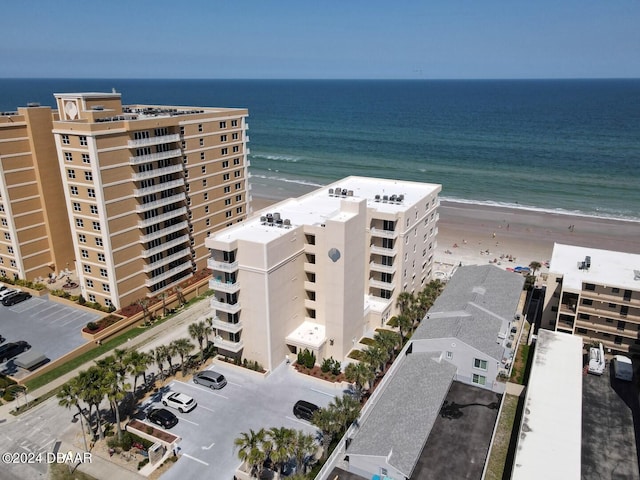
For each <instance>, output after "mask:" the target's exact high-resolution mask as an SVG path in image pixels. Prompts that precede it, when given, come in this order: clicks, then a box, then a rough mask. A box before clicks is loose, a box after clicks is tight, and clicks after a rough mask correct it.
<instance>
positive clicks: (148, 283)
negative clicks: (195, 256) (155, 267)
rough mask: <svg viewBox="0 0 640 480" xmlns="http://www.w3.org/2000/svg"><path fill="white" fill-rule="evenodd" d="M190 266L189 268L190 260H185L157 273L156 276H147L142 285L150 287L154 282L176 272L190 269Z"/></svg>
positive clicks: (169, 276)
mask: <svg viewBox="0 0 640 480" xmlns="http://www.w3.org/2000/svg"><path fill="white" fill-rule="evenodd" d="M190 268H191V262H185V263H183V264H182V265H178V266H177V267H175V268H172V269H171V270H167V271H166V272H164V273H162V274H160V275H157V276H155V277H153V278H147V279H146V280H145V281H144V285H145V287H152V286H153V285H155V284H156V283H158V282H161V281H162V280H166V279H167V278H171V277H172V276H174V275H175V274H176V273H180V272H183V271H184V270H187V269H190ZM183 280H184V279H183Z"/></svg>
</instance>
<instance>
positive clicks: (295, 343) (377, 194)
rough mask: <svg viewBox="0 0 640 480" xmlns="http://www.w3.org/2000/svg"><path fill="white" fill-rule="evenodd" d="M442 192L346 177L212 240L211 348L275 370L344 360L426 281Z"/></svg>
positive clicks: (433, 187)
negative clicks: (300, 356) (304, 361)
mask: <svg viewBox="0 0 640 480" xmlns="http://www.w3.org/2000/svg"><path fill="white" fill-rule="evenodd" d="M440 190H441V185H436V184H426V183H416V182H406V181H397V180H384V179H377V178H363V177H348V178H345V179H343V180H340V181H338V182H336V183H334V184H332V185H328V186H326V187H323V188H320V189H318V190H315V191H313V192H311V193H309V194H307V195H304V196H302V197H299V198H295V199H289V200H285V201H283V202H280V203H278V204H276V205H274V206H272V207H270V208H269V209H268V211H267V210H263V211H261V212H258V213H256V215H255V216H254V217H252V218H250V219H248V220H247V221H245V222H242V223H240V224H237V225H234V226H231V227H228V228H226V229H224V230H222V231H220V232H218V233H215V234H213V235H211V236H210V237H209V238H207V239H206V241H205V245H206V246H207V247H208V248H209V249H210V250H211V257H210V259H209V262H208V266H209V268H210V269H211V270H213V279H212V280H211V285H210V286H211V288H212V289H213V290H214V291H215V295H214V297H213V298H212V300H211V310H212V311H211V316H212V317H213V328H214V329H215V338H214V344H215V345H216V347H217V348H218V349H219V351H220V352H221V353H223V354H227V355H229V356H241V357H243V358H247V359H250V360H256V361H258V362H259V363H261V364H262V365H263V366H264V367H265V368H267V369H272V368H273V367H274V366H276V365H277V364H279V363H280V362H282V361H283V360H284V359H285V357H286V356H287V355H295V354H296V353H297V352H298V351H300V350H302V349H305V348H308V349H309V350H311V351H313V352H314V353H315V355H316V358H317V361H318V362H319V361H321V360H322V359H323V358H329V357H333V358H335V359H337V360H343V359H344V358H345V356H346V355H347V353H348V352H349V351H350V350H351V349H352V348H353V347H354V344H355V343H356V342H357V341H358V339H360V337H362V336H363V335H364V334H366V333H367V332H370V331H372V330H373V329H375V328H377V327H380V326H382V325H384V324H385V323H386V321H387V320H388V319H389V318H390V317H391V316H392V315H394V314H396V313H397V306H396V299H397V296H398V294H399V293H400V292H402V291H408V292H418V291H420V290H422V288H423V287H424V286H425V285H426V283H428V282H429V280H430V277H431V273H432V266H433V255H434V251H435V248H436V236H437V232H438V229H437V221H438V214H437V207H438V204H439V201H438V193H439V192H440Z"/></svg>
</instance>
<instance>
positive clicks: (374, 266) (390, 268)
mask: <svg viewBox="0 0 640 480" xmlns="http://www.w3.org/2000/svg"><path fill="white" fill-rule="evenodd" d="M369 268H370V269H371V270H374V271H376V272H384V273H396V266H395V265H383V264H381V263H376V262H371V263H370V264H369Z"/></svg>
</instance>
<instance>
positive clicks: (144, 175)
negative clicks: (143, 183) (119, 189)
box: [131, 165, 183, 181]
mask: <svg viewBox="0 0 640 480" xmlns="http://www.w3.org/2000/svg"><path fill="white" fill-rule="evenodd" d="M182 170H183V166H182V165H169V166H168V167H162V168H154V169H153V170H147V171H146V172H138V173H132V174H131V178H132V180H133V181H140V180H146V179H148V178H154V177H159V176H160V175H169V174H171V173H178V172H181V171H182Z"/></svg>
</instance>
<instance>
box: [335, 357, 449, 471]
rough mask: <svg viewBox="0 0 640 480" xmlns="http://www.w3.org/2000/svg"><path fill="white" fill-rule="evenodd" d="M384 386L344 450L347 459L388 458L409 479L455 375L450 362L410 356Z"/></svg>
mask: <svg viewBox="0 0 640 480" xmlns="http://www.w3.org/2000/svg"><path fill="white" fill-rule="evenodd" d="M402 362H403V363H402V365H401V366H400V367H399V369H398V370H397V371H396V372H395V374H394V375H393V378H391V380H390V381H389V383H388V384H387V385H386V387H385V389H384V392H382V394H381V395H380V397H379V398H378V400H377V401H376V404H375V405H374V406H373V407H372V410H371V412H370V414H369V416H368V417H366V418H365V420H364V422H363V423H362V425H361V427H360V429H359V430H358V432H357V434H356V436H355V437H354V439H353V441H352V442H351V444H350V445H349V448H348V449H347V453H348V454H349V455H373V456H380V457H388V462H389V463H390V464H391V465H393V466H394V467H395V468H397V469H398V470H400V471H401V472H402V473H404V474H405V476H407V477H409V476H410V475H411V472H412V471H413V469H414V467H415V466H416V464H417V462H418V460H419V458H420V454H421V452H422V448H423V446H424V445H425V443H426V441H427V437H428V436H429V433H430V432H431V429H432V427H433V424H434V423H435V421H436V419H437V418H438V414H439V412H440V407H441V406H442V402H443V401H444V399H445V397H446V395H447V392H448V391H449V387H450V386H451V383H452V381H453V376H454V375H455V373H456V367H455V366H454V365H452V364H450V363H448V362H442V363H439V362H437V361H436V360H433V359H432V358H430V355H429V354H424V353H414V354H409V355H407V356H406V357H405V358H404V359H403V360H402Z"/></svg>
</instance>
